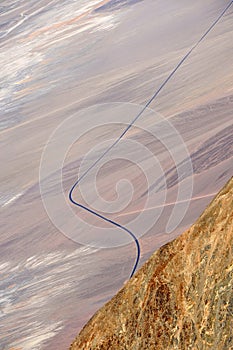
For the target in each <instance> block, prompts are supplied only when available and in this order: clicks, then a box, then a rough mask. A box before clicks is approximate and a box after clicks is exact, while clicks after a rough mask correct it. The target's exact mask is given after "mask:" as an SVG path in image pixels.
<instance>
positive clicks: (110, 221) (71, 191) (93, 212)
mask: <svg viewBox="0 0 233 350" xmlns="http://www.w3.org/2000/svg"><path fill="white" fill-rule="evenodd" d="M232 3H233V0H232V1H230V3H229V4H228V5H227V6H226V8H225V9H224V10H223V12H222V13H221V14H220V15H219V17H218V18H217V19H216V20H215V21H214V22H213V24H212V25H211V26H210V27H209V28H208V30H207V31H206V32H205V33H204V34H203V35H202V37H201V38H200V39H199V40H198V41H197V42H196V44H194V45H193V46H192V47H191V49H190V50H189V51H188V52H187V53H186V55H185V56H184V57H183V58H182V59H181V61H180V62H179V63H178V64H177V66H176V67H175V68H174V69H173V71H172V72H171V73H170V74H169V76H168V77H167V78H166V79H165V81H164V82H163V83H162V84H161V86H160V87H159V88H158V90H157V91H156V92H155V93H154V94H153V96H152V97H151V98H150V99H149V100H148V102H147V103H146V104H145V106H144V107H143V108H142V110H141V111H140V112H139V113H138V114H137V115H136V117H135V118H134V119H133V120H132V121H131V122H130V124H129V125H128V126H127V128H126V129H125V130H124V131H123V132H122V134H121V135H120V136H119V137H118V138H117V139H116V140H115V141H114V143H113V144H112V145H111V146H110V147H109V148H107V149H106V150H105V151H104V152H103V154H102V155H101V156H100V157H99V158H97V160H96V161H95V162H94V163H93V164H92V165H91V166H90V167H89V168H88V169H87V170H86V172H85V173H84V174H83V175H82V176H81V177H80V178H79V179H78V180H77V181H76V182H75V183H74V185H73V186H72V188H71V189H70V192H69V200H70V201H71V203H73V204H74V205H76V206H78V207H79V208H82V209H84V210H86V211H87V212H89V213H90V214H93V215H95V216H97V217H98V218H100V219H101V220H104V221H106V222H108V223H110V224H112V225H114V226H116V227H119V228H120V229H121V230H123V231H124V232H126V233H127V234H128V235H130V236H131V237H132V238H133V240H134V243H135V245H136V260H135V263H134V266H133V269H132V271H131V274H130V278H131V277H133V275H134V273H135V271H136V269H137V266H138V263H139V259H140V244H139V241H138V239H137V237H136V236H135V235H134V234H133V232H131V231H130V230H129V229H127V227H125V226H122V225H121V224H119V223H117V222H115V221H113V220H110V219H108V218H107V217H105V216H103V215H100V214H99V213H97V212H95V211H94V210H91V209H90V208H88V207H86V206H84V205H82V204H80V203H78V202H76V201H75V200H74V199H73V192H74V189H75V187H76V186H78V184H79V183H80V181H82V180H83V179H84V178H85V176H86V175H87V174H88V173H89V171H90V170H91V169H93V168H94V167H95V166H96V164H97V163H99V161H100V160H101V159H102V158H104V157H105V155H106V154H107V153H109V152H110V151H111V149H112V148H113V147H115V146H116V145H117V144H118V143H119V142H120V140H121V139H122V138H123V137H124V135H125V134H126V133H127V132H128V131H129V129H130V128H131V127H132V126H133V125H134V123H135V122H136V120H137V119H139V118H140V117H141V115H142V114H143V113H144V111H145V110H146V109H147V107H149V106H150V104H151V103H152V101H154V100H155V99H156V97H157V96H158V94H159V93H160V92H161V90H162V89H163V88H164V87H165V85H166V84H167V83H168V82H169V80H170V79H171V78H172V77H173V76H174V74H175V73H176V71H177V70H178V69H179V68H180V67H181V66H182V64H183V63H184V62H185V61H186V60H187V58H188V57H189V56H190V55H191V54H192V53H193V51H194V50H195V49H196V48H197V46H198V45H199V44H200V43H201V42H202V41H203V40H204V39H205V37H206V36H207V35H208V34H209V32H210V31H211V30H212V29H213V28H214V27H215V26H216V24H217V23H218V22H219V21H220V20H221V18H222V17H223V16H224V14H225V13H226V12H227V11H228V9H229V8H230V6H231V5H232Z"/></svg>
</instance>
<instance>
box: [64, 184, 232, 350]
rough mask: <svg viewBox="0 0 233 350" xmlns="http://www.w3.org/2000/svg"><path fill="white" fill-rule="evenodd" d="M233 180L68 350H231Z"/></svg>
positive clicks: (105, 308)
mask: <svg viewBox="0 0 233 350" xmlns="http://www.w3.org/2000/svg"><path fill="white" fill-rule="evenodd" d="M232 243H233V178H232V179H231V180H230V181H229V182H228V183H227V185H226V186H225V187H224V188H223V190H222V191H221V192H220V193H219V194H218V195H217V196H216V198H215V199H214V200H213V201H212V202H211V204H210V205H209V206H208V207H207V209H206V210H205V212H204V213H203V214H202V215H201V217H200V218H199V219H198V220H197V222H196V223H195V224H194V225H193V226H192V227H191V228H190V229H189V230H187V231H186V232H185V233H183V235H181V236H180V237H178V238H177V239H176V240H174V241H172V242H171V243H168V244H166V245H165V246H164V247H162V248H161V249H159V250H158V251H157V252H155V253H154V254H153V256H152V257H151V258H150V259H149V261H148V262H147V263H146V264H145V265H144V266H143V267H142V268H141V269H140V270H139V271H138V272H137V274H136V275H135V277H133V278H132V279H131V280H130V281H129V282H128V283H127V284H126V285H125V286H124V287H123V288H122V289H121V290H120V291H119V293H118V294H117V295H116V296H115V297H114V298H113V299H112V300H111V301H110V302H108V303H107V304H106V305H105V306H104V307H103V308H102V309H101V310H99V311H98V312H97V313H96V314H95V315H94V317H93V318H92V319H91V320H90V321H89V322H88V323H87V325H86V326H85V327H84V328H83V330H82V331H81V333H80V334H79V336H78V337H77V338H76V340H75V341H74V342H73V344H72V345H71V347H70V350H81V349H82V350H87V349H88V350H100V349H102V350H105V349H106V350H123V349H124V350H126V349H132V350H142V349H145V350H148V349H156V350H159V349H163V350H164V349H172V350H174V349H184V350H187V349H192V350H194V349H195V350H198V349H200V350H201V349H212V350H213V349H219V350H224V349H225V350H229V349H233V336H232V329H233V288H232V287H233V278H232V277H233V264H232V262H233V255H232V249H233V244H232Z"/></svg>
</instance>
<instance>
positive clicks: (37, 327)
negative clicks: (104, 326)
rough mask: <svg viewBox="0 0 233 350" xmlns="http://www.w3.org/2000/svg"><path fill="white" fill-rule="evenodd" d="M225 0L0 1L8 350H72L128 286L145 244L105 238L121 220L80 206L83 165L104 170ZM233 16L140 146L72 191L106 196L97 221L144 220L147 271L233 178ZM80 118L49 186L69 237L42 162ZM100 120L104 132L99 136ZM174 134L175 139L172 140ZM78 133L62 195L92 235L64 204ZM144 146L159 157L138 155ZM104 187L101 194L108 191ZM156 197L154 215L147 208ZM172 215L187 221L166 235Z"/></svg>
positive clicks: (183, 75)
mask: <svg viewBox="0 0 233 350" xmlns="http://www.w3.org/2000/svg"><path fill="white" fill-rule="evenodd" d="M228 3H229V2H228V1H225V0H224V1H217V0H214V1H210V0H205V1H201V0H197V1H195V2H193V1H190V0H189V1H184V0H182V1H174V0H167V1H162V0H156V1H154V0H144V1H143V0H142V1H113V0H112V1H98V0H95V1H94V0H93V1H86V0H79V1H74V0H69V1H68V0H67V1H63V2H61V1H58V0H51V1H48V0H42V1H39V2H38V1H37V2H35V1H33V0H30V1H24V0H22V1H20V2H18V1H14V0H10V1H6V0H3V1H2V2H1V5H0V49H1V50H0V62H1V70H0V80H1V90H0V128H1V172H0V181H1V197H0V205H1V235H0V271H1V275H0V345H1V346H0V347H1V349H3V350H9V349H11V348H18V349H23V350H34V349H42V350H46V349H50V350H55V349H56V350H58V349H66V348H68V346H69V344H70V343H71V341H72V340H73V339H74V337H75V336H76V335H77V333H78V331H79V330H80V329H81V328H82V327H83V325H84V324H85V323H86V322H87V321H88V320H89V318H90V317H91V316H92V315H93V314H94V312H95V311H96V310H98V309H99V308H100V307H101V306H102V305H103V304H104V303H105V302H106V301H107V300H109V299H110V298H111V297H112V296H113V295H114V294H115V293H116V292H117V291H118V290H119V289H120V288H121V287H122V285H123V284H124V282H125V281H126V280H127V279H128V278H129V275H130V272H131V270H132V266H133V264H134V262H135V246H134V243H133V242H132V241H131V240H130V239H129V237H127V235H123V234H122V232H119V236H117V235H116V232H115V231H114V232H113V234H111V236H109V237H110V238H109V240H108V237H107V238H106V233H104V234H103V235H102V230H103V229H105V231H104V232H106V230H108V229H109V232H110V229H111V227H110V225H109V224H103V223H102V222H101V221H100V220H98V219H96V218H95V217H93V216H92V215H90V214H88V213H86V212H85V211H82V210H80V209H78V208H76V207H74V206H73V205H72V204H70V203H69V202H68V199H67V198H68V193H69V190H70V188H71V187H72V185H73V184H74V183H75V181H77V176H78V171H79V167H80V164H81V161H82V159H84V156H85V155H86V154H87V153H88V152H89V151H90V150H91V149H94V148H95V147H96V146H98V149H97V150H96V153H95V149H94V151H93V152H92V154H91V156H90V159H89V160H88V161H89V162H90V163H91V162H94V161H95V159H96V158H95V155H96V156H97V155H98V154H99V153H100V152H102V151H103V150H104V149H105V144H104V143H103V142H105V141H106V142H107V141H108V140H110V139H115V138H117V137H118V136H119V134H120V133H121V132H122V131H123V130H124V128H125V125H126V124H127V122H128V123H129V122H130V121H131V119H132V118H133V117H134V115H135V112H138V111H139V110H140V108H141V106H144V105H145V103H146V102H147V101H148V99H149V98H150V97H151V96H152V95H153V93H154V92H155V91H156V90H157V89H158V88H159V86H160V85H161V83H162V82H163V81H164V80H165V79H166V77H167V76H168V75H169V74H170V72H171V71H172V69H174V67H175V66H176V65H177V64H178V62H179V61H180V60H181V59H182V57H183V56H184V55H185V54H186V52H187V51H188V50H189V49H190V47H192V45H193V44H195V43H196V42H197V40H199V38H200V37H201V36H202V35H203V32H205V31H206V30H207V29H208V27H209V26H210V25H211V24H212V23H213V22H214V21H215V19H216V18H217V17H218V16H219V15H220V13H221V12H222V11H223V9H224V8H225V7H226V6H227V4H228ZM232 11H233V8H232V7H231V8H230V9H229V11H228V12H227V13H226V14H225V15H224V17H223V18H222V20H221V21H220V22H219V23H218V25H217V26H216V27H215V28H214V29H213V30H212V31H211V32H210V33H209V35H208V36H207V37H206V39H205V40H204V41H203V42H202V43H201V44H200V45H199V46H198V48H197V49H196V50H195V51H194V52H193V54H192V55H191V57H190V58H189V59H188V60H187V61H186V62H185V63H184V65H183V66H182V67H181V68H180V69H179V70H178V71H177V73H176V75H175V76H174V77H173V79H172V80H171V81H169V83H168V84H167V85H166V87H165V88H164V89H163V90H162V91H161V93H160V94H159V95H158V97H157V98H156V100H155V101H153V103H152V104H151V105H150V109H148V110H147V111H146V113H145V114H144V115H143V116H142V118H141V121H140V123H141V124H140V127H139V126H135V127H133V128H132V129H131V130H130V131H129V133H128V134H126V135H125V140H124V142H128V144H129V145H131V146H129V147H126V148H125V147H124V143H122V145H120V144H119V148H117V147H115V148H114V150H113V153H111V154H109V159H108V162H107V163H106V164H103V166H102V167H101V168H100V170H99V172H98V173H97V180H96V181H95V182H93V179H92V178H91V176H90V177H89V176H88V177H87V178H86V179H84V180H83V183H82V186H83V187H81V189H80V188H76V189H75V192H74V196H75V198H76V199H77V201H79V202H80V203H82V204H85V203H86V204H90V205H91V206H93V208H94V207H95V206H97V207H98V201H99V198H100V197H101V198H104V200H105V201H106V202H107V205H105V207H104V205H103V207H100V209H99V212H101V213H102V212H103V213H104V215H105V216H107V217H109V218H110V219H112V220H115V221H117V222H119V223H120V224H122V225H125V226H128V227H131V226H130V225H131V222H132V220H134V219H136V218H137V216H138V215H140V214H142V219H141V220H138V221H136V222H137V225H134V224H133V225H132V228H133V229H135V230H136V231H135V233H136V235H137V236H138V238H139V240H140V245H141V259H140V263H139V266H141V265H142V264H143V262H145V261H146V260H147V259H148V258H149V256H151V254H152V253H153V252H154V251H155V250H156V249H158V248H159V247H160V246H161V245H163V244H165V243H167V242H169V241H171V240H172V239H173V238H174V237H177V236H178V235H179V234H181V233H182V232H183V231H184V230H185V229H186V228H188V227H189V226H190V225H191V224H192V223H193V222H194V221H195V220H196V219H197V217H199V215H200V214H201V212H202V211H203V210H204V208H205V207H206V206H207V205H208V204H209V203H210V201H211V199H212V198H213V197H214V195H215V194H216V193H217V192H218V191H219V190H220V189H221V188H222V186H223V185H224V184H225V183H226V182H227V180H228V179H229V178H230V177H231V176H232V172H233V161H232V160H233V158H232V157H233V135H232V134H233V132H232V131H233V118H232V115H233V62H232V54H233V45H232V34H233V12H232ZM96 106H97V107H96ZM98 106H100V107H98ZM118 107H119V110H118ZM119 111H121V112H122V113H123V114H124V116H123V117H122V113H121V114H120V116H119V113H118V112H119ZM100 112H101V113H100ZM126 112H127V113H126ZM71 116H74V118H75V129H74V128H72V127H68V128H67V129H64V132H63V134H62V132H61V134H60V135H61V137H60V139H59V142H58V144H55V147H54V148H53V152H54V153H51V157H50V158H49V162H50V165H51V168H49V167H48V172H47V176H46V177H45V178H42V180H44V181H45V182H46V183H47V185H48V187H46V190H47V192H46V194H48V198H52V200H53V201H54V202H53V203H56V205H55V206H54V208H53V209H54V215H55V217H57V218H58V219H59V220H60V221H59V222H60V223H61V222H62V223H64V227H65V228H66V229H68V230H69V234H67V235H66V234H64V232H62V230H60V229H59V228H58V227H57V226H56V225H55V223H54V222H53V221H51V220H50V218H49V216H48V215H47V212H46V210H45V207H44V203H43V201H42V197H41V191H40V166H41V157H42V155H43V152H44V149H45V146H46V145H49V137H50V136H51V134H52V133H53V132H54V131H55V130H56V128H57V127H58V126H59V125H61V123H63V122H66V121H67V118H69V117H71ZM106 117H109V123H107V124H106ZM160 117H161V118H162V119H161V120H162V121H161V120H160V119H159V118H160ZM101 118H102V119H101ZM118 118H119V119H118ZM122 118H123V119H122ZM122 120H123V121H122ZM93 121H95V122H96V125H97V126H96V127H95V128H94V129H93V130H91V128H92V124H93ZM159 121H160V124H159V125H160V126H161V130H162V132H160V131H159V132H158V127H159V126H158V123H159ZM167 125H169V126H172V128H173V130H175V134H170V133H169V132H168V133H167V134H166V130H167V129H166V126H167ZM148 129H149V131H150V132H148V131H147V130H148ZM61 130H63V129H61ZM80 130H84V131H85V130H86V131H87V132H83V131H82V133H81V131H80ZM159 130H160V129H159ZM75 132H77V138H78V137H80V139H77V141H75V142H74V143H73V144H70V148H68V149H67V153H66V157H65V158H64V159H63V160H64V164H63V166H62V169H61V171H62V189H63V194H64V198H66V199H67V207H69V208H70V209H72V212H73V213H74V214H75V216H77V220H83V221H85V222H86V223H88V225H89V227H90V230H82V232H79V227H78V226H77V224H76V223H75V224H74V225H73V223H72V222H70V221H69V219H68V217H67V216H66V214H65V212H64V211H63V209H62V208H63V207H62V205H61V203H60V201H59V198H60V197H59V195H60V192H59V187H58V182H57V173H56V172H55V171H54V168H53V166H55V163H56V160H57V158H58V156H59V155H60V153H61V150H62V147H63V145H64V144H65V142H67V140H69V137H71V135H73V134H75ZM80 133H81V134H80ZM154 135H161V138H160V137H158V136H157V137H154ZM177 135H178V136H180V137H181V139H182V144H180V145H182V147H181V151H183V150H184V148H185V150H186V151H185V153H182V152H179V146H180V145H179V144H177V143H176V142H175V143H174V145H175V148H174V150H173V147H172V145H173V143H172V142H173V139H174V140H175V139H176V137H177ZM162 136H164V140H165V144H163V143H162ZM135 142H136V143H138V144H140V145H143V147H145V148H146V149H148V150H149V151H150V153H151V154H153V157H152V158H153V159H152V158H150V157H144V156H143V153H142V155H141V153H140V152H138V153H137V152H134V145H135ZM102 143H103V144H102ZM168 145H169V146H168ZM131 147H132V148H131ZM173 151H174V152H175V156H177V157H178V158H177V159H178V161H176V159H174V157H172V154H173ZM119 154H121V157H119ZM183 154H184V157H182V155H183ZM179 155H180V156H179ZM187 155H188V159H189V160H191V164H192V171H187V172H186V171H183V173H182V178H179V176H178V175H177V166H178V165H180V164H181V165H182V162H184V161H185V160H186V159H187ZM124 157H125V158H126V159H124ZM131 157H133V160H134V162H133V161H130V159H131ZM88 164H89V163H88ZM84 166H85V164H84ZM181 168H182V167H181ZM189 170H190V169H189ZM144 171H146V172H147V173H148V174H149V176H150V181H149V183H148V181H147V178H146V176H145V174H144ZM121 179H125V180H127V181H125V182H123V183H121V186H120V187H119V194H121V196H120V206H119V209H118V207H117V205H116V206H115V207H114V201H116V199H118V192H117V189H118V188H116V184H117V183H118V182H119V181H120V180H121ZM164 179H166V182H165V181H164ZM129 182H130V183H131V186H130V187H129ZM93 184H94V187H93ZM190 184H192V188H190ZM93 188H98V192H97V194H98V195H97V196H93V193H94V192H93ZM179 189H181V190H182V191H183V192H182V191H181V192H179ZM84 192H85V193H84ZM131 192H132V196H131ZM190 193H191V197H190V196H189V194H190ZM84 194H85V195H86V197H85V196H84ZM148 196H149V197H150V206H149V207H147V208H146V210H144V209H145V205H146V204H145V203H146V199H147V197H148ZM128 197H129V198H130V200H129V202H128ZM131 197H132V198H131ZM177 198H178V199H177ZM177 201H179V202H180V204H178V206H177V204H176V203H177ZM106 202H104V203H105V204H106ZM122 203H123V204H125V205H124V206H123V204H122ZM184 204H185V205H184ZM186 204H187V206H186ZM179 205H180V206H179ZM173 210H177V212H176V211H174V213H175V214H176V215H177V216H179V215H180V213H181V214H184V215H183V216H182V215H181V216H182V220H180V222H179V224H178V225H177V227H175V226H174V227H173V230H171V232H167V229H166V228H167V223H168V220H169V218H170V217H171V215H172V213H173ZM178 214H179V215H178ZM144 215H145V216H144ZM173 216H174V215H173ZM153 221H154V224H153V225H152V226H151V227H149V226H148V227H147V223H148V222H153ZM77 222H79V221H77ZM80 222H81V221H80ZM80 225H81V224H80ZM118 238H119V240H118Z"/></svg>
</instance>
